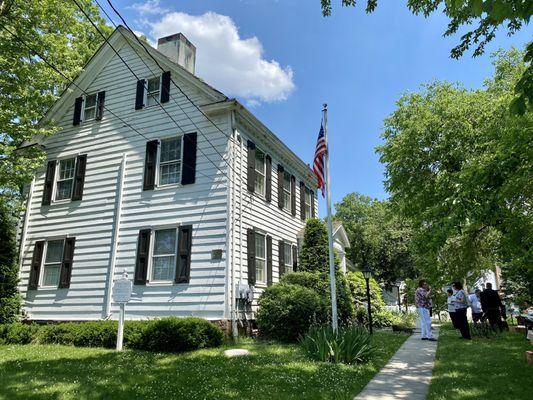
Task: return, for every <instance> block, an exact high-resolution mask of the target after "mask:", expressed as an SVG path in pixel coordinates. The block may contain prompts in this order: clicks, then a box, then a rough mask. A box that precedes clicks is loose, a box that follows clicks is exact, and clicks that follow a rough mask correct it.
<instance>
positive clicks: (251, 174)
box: [247, 140, 255, 193]
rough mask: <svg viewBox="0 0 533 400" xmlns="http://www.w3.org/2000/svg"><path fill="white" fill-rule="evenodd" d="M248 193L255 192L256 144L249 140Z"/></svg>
mask: <svg viewBox="0 0 533 400" xmlns="http://www.w3.org/2000/svg"><path fill="white" fill-rule="evenodd" d="M247 175H248V176H247V186H248V191H250V192H252V193H253V192H254V190H255V144H254V143H253V142H251V141H249V140H248V174H247Z"/></svg>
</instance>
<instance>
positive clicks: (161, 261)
mask: <svg viewBox="0 0 533 400" xmlns="http://www.w3.org/2000/svg"><path fill="white" fill-rule="evenodd" d="M176 231H177V230H176V229H175V228H172V229H160V230H156V231H154V232H153V233H154V240H153V243H154V245H153V251H152V274H151V279H150V280H151V281H152V282H167V281H171V280H173V279H174V275H175V271H176V253H177V238H176V236H177V235H176Z"/></svg>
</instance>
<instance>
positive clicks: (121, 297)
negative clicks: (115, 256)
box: [113, 271, 132, 351]
mask: <svg viewBox="0 0 533 400" xmlns="http://www.w3.org/2000/svg"><path fill="white" fill-rule="evenodd" d="M131 289H132V283H131V281H130V280H129V279H128V273H127V272H126V271H124V272H123V274H122V278H120V279H117V280H116V281H115V283H114V284H113V301H114V302H115V303H118V304H119V306H120V313H119V316H118V332H117V351H121V350H122V342H123V340H124V314H125V311H126V310H125V309H126V303H128V302H129V301H130V299H131Z"/></svg>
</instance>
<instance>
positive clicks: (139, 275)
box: [134, 229, 151, 285]
mask: <svg viewBox="0 0 533 400" xmlns="http://www.w3.org/2000/svg"><path fill="white" fill-rule="evenodd" d="M150 233H151V230H150V229H141V230H140V231H139V238H138V240H137V261H136V263H135V279H134V283H135V284H136V285H146V279H147V275H148V256H149V253H150Z"/></svg>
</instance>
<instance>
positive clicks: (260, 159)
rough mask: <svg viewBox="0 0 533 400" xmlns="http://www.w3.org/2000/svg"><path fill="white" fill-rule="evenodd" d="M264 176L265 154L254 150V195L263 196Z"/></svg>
mask: <svg viewBox="0 0 533 400" xmlns="http://www.w3.org/2000/svg"><path fill="white" fill-rule="evenodd" d="M265 174H266V163H265V153H263V152H262V151H261V150H259V149H256V150H255V193H259V194H260V195H262V196H264V195H265Z"/></svg>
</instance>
